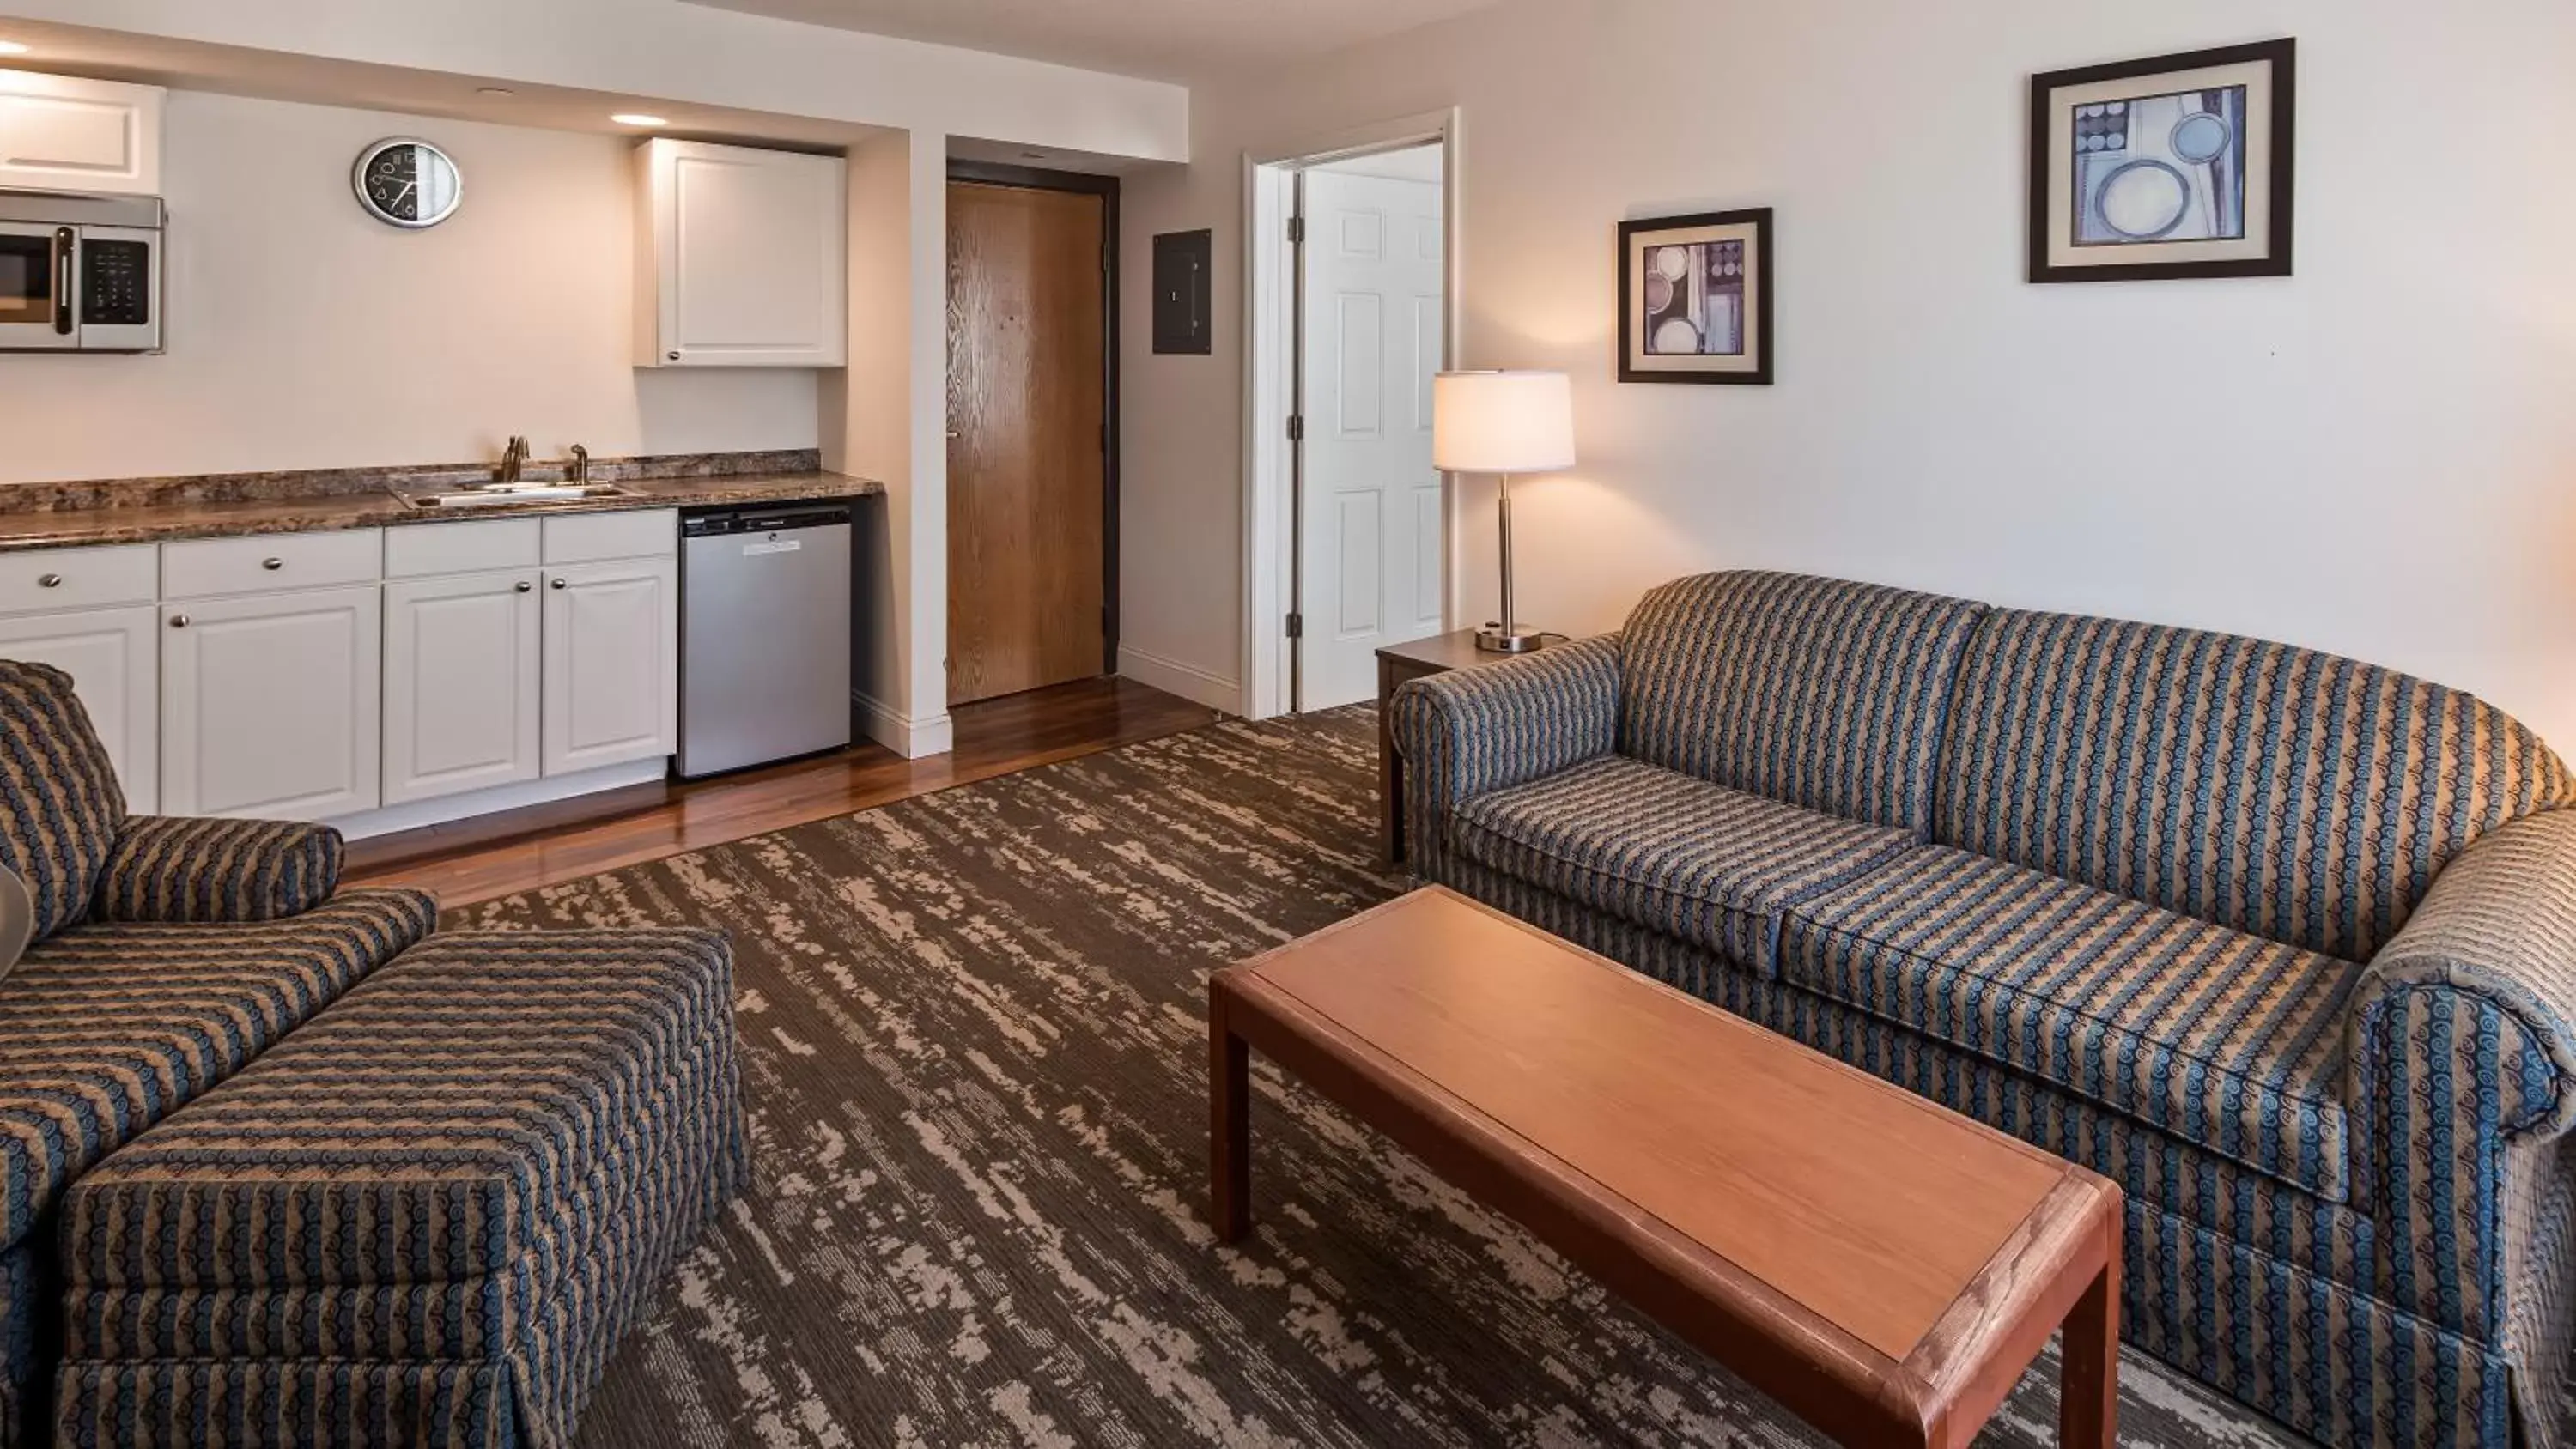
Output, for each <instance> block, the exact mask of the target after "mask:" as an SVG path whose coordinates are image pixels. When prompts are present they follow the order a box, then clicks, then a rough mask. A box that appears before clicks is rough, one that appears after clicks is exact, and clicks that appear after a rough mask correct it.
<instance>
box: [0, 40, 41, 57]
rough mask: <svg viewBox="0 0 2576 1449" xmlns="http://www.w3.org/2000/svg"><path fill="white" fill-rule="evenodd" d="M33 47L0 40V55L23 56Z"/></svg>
mask: <svg viewBox="0 0 2576 1449" xmlns="http://www.w3.org/2000/svg"><path fill="white" fill-rule="evenodd" d="M33 49H35V47H34V46H31V45H28V44H25V43H24V42H21V41H16V40H0V55H25V54H26V53H27V52H28V51H30V50H33Z"/></svg>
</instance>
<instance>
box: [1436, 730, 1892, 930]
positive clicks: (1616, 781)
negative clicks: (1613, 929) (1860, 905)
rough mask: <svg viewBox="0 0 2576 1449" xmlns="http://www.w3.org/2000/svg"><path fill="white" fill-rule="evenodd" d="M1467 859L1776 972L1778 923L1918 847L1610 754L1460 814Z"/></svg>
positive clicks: (1458, 842)
mask: <svg viewBox="0 0 2576 1449" xmlns="http://www.w3.org/2000/svg"><path fill="white" fill-rule="evenodd" d="M1450 842H1451V844H1452V845H1453V846H1454V847H1455V848H1456V849H1457V850H1458V851H1459V852H1460V853H1461V854H1463V855H1465V856H1466V857H1467V858H1468V859H1470V860H1474V861H1477V862H1479V863H1481V864H1484V865H1487V866H1491V867H1493V868H1494V869H1496V870H1499V871H1503V872H1506V873H1508V874H1511V875H1514V876H1517V877H1519V878H1520V879H1523V880H1528V881H1532V882H1535V883H1537V884H1539V885H1542V886H1544V887H1546V888H1548V889H1550V890H1553V891H1555V892H1557V893H1558V894H1560V895H1564V896H1566V897H1568V898H1570V899H1573V900H1576V901H1580V902H1582V903H1583V904H1585V905H1587V906H1590V907H1592V908H1593V909H1595V910H1602V911H1608V912H1610V913H1611V914H1612V915H1615V916H1618V917H1620V918H1621V919H1623V920H1627V921H1633V922H1635V923H1636V924H1638V925H1641V926H1648V927H1652V928H1654V929H1656V930H1659V931H1662V932H1664V933H1665V934H1667V935H1670V936H1673V937H1675V938H1677V939H1680V940H1684V941H1689V942H1692V943H1694V944H1696V945H1700V946H1704V947H1707V948H1708V949H1709V950H1712V951H1717V952H1721V953H1723V954H1724V955H1725V956H1726V957H1727V958H1728V959H1730V960H1732V961H1734V962H1735V963H1736V964H1738V965H1740V966H1742V967H1743V968H1744V969H1746V970H1748V971H1763V972H1768V971H1770V970H1772V969H1773V962H1774V958H1775V956H1776V954H1777V948H1778V945H1779V939H1780V920H1781V913H1782V911H1784V910H1785V909H1787V908H1788V907H1789V906H1791V905H1793V904H1795V903H1797V902H1799V901H1802V900H1805V899H1807V898H1808V897H1810V896H1813V895H1816V894H1817V893H1819V892H1821V891H1825V890H1828V889H1831V888H1832V887H1834V886H1836V885H1839V884H1841V883H1843V882H1845V881H1848V880H1851V879H1853V878H1854V877H1857V876H1859V875H1860V874H1862V873H1863V872H1865V871H1867V870H1869V869H1870V868H1871V867H1873V866H1876V865H1879V864H1881V863H1883V862H1885V861H1888V860H1892V859H1894V858H1895V857H1896V856H1898V855H1901V854H1903V853H1904V852H1905V851H1906V850H1907V849H1909V848H1910V847H1911V846H1912V844H1913V837H1912V836H1910V835H1908V834H1907V833H1906V832H1904V831H1902V830H1896V829H1891V828H1889V827H1886V826H1878V825H1862V824H1860V823H1858V822H1856V821H1850V820H1843V819H1838V818H1836V817H1834V816H1831V815H1819V814H1817V813H1816V812H1814V811H1812V810H1801V809H1799V808H1798V807H1796V806H1794V805H1783V804H1781V803H1779V802H1778V801H1776V800H1765V799H1763V798H1761V797H1760V796H1758V795H1747V794H1745V793H1743V792H1742V791H1740V790H1729V789H1727V788H1726V787H1725V786H1723V785H1712V784H1709V783H1708V782H1706V781H1704V780H1700V779H1697V778H1695V777H1693V776H1690V775H1683V774H1677V773H1675V772H1673V771H1671V770H1660V769H1657V768H1655V767H1654V766H1652V765H1641V764H1639V763H1637V762H1636V761H1634V760H1628V759H1622V758H1619V757H1618V756H1615V755H1614V756H1611V757H1608V758H1605V759H1599V760H1592V761H1589V762H1587V763H1585V764H1581V765H1577V766H1575V767H1574V768H1573V769H1571V770H1567V771H1565V772H1563V773H1561V774H1556V775H1551V776H1549V777H1548V778H1546V779H1544V780H1537V781H1533V782H1531V783H1529V784H1527V785H1520V786H1516V787H1514V788H1512V789H1509V790H1497V791H1495V792H1494V793H1492V794H1490V795H1479V796H1477V797H1476V798H1475V799H1473V800H1470V801H1468V802H1467V803H1466V804H1464V805H1462V806H1460V807H1459V810H1458V816H1457V822H1456V824H1455V825H1453V826H1452V827H1451V830H1450Z"/></svg>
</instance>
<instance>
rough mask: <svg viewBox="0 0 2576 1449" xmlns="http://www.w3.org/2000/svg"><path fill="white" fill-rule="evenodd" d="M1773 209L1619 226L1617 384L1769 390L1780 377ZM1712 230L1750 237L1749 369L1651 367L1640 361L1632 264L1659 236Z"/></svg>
mask: <svg viewBox="0 0 2576 1449" xmlns="http://www.w3.org/2000/svg"><path fill="white" fill-rule="evenodd" d="M1773 219H1774V218H1773V212H1772V208H1770V207H1767V206H1756V207H1748V208H1745V209H1743V210H1739V211H1709V212H1701V213H1699V214H1697V215H1693V216H1663V217H1648V218H1643V219H1639V220H1635V221H1624V222H1621V223H1620V224H1619V380H1620V381H1621V382H1672V383H1691V384H1699V385H1711V386H1735V387H1769V386H1771V385H1772V384H1773V383H1774V382H1775V381H1776V380H1777V378H1778V375H1779V350H1780V338H1779V333H1778V332H1777V330H1776V329H1775V328H1774V327H1773V326H1772V316H1773V312H1774V306H1773V303H1774V299H1775V297H1776V296H1777V294H1778V292H1779V286H1778V279H1779V263H1778V259H1777V257H1776V255H1775V248H1774V246H1773V243H1772V222H1773ZM1711 228H1744V229H1746V230H1748V231H1749V232H1750V234H1751V237H1752V241H1753V249H1752V250H1753V257H1752V262H1751V264H1750V265H1749V266H1748V267H1746V269H1745V270H1746V274H1747V277H1748V280H1749V281H1750V283H1751V289H1752V294H1753V295H1752V305H1751V307H1750V308H1749V309H1748V310H1749V312H1750V315H1751V319H1752V326H1751V328H1750V330H1749V332H1748V334H1747V338H1746V341H1747V347H1746V350H1747V351H1748V352H1749V353H1751V355H1752V362H1751V364H1750V365H1749V366H1746V367H1744V368H1741V369H1737V370H1733V371H1717V370H1711V369H1709V368H1708V367H1706V366H1691V367H1685V366H1680V365H1675V366H1672V367H1655V366H1652V365H1640V364H1639V362H1638V356H1639V353H1638V350H1637V331H1638V324H1639V323H1640V322H1641V321H1642V320H1643V319H1644V316H1645V313H1644V311H1643V303H1642V300H1641V297H1642V294H1641V293H1640V291H1639V286H1640V282H1639V279H1638V277H1637V275H1636V259H1637V255H1638V253H1639V251H1640V250H1642V248H1643V247H1644V246H1651V245H1653V244H1654V243H1653V238H1654V237H1656V236H1657V235H1659V234H1662V233H1667V232H1670V233H1675V234H1683V233H1691V232H1704V231H1707V230H1709V229H1711Z"/></svg>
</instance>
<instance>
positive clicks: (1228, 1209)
mask: <svg viewBox="0 0 2576 1449" xmlns="http://www.w3.org/2000/svg"><path fill="white" fill-rule="evenodd" d="M1208 1121H1209V1134H1208V1178H1209V1187H1210V1197H1209V1206H1210V1210H1211V1220H1212V1221H1213V1222H1214V1223H1215V1225H1216V1236H1217V1241H1219V1242H1223V1243H1232V1242H1239V1241H1241V1240H1242V1238H1243V1235H1244V1234H1245V1233H1248V1232H1250V1231H1252V1056H1251V1052H1250V1051H1249V1050H1248V1049H1247V1048H1246V1047H1245V1045H1244V1042H1243V1038H1241V1037H1239V1036H1236V1035H1235V1034H1234V1030H1233V1028H1232V1026H1231V1025H1230V1024H1228V1022H1227V1020H1226V1010H1225V996H1224V994H1223V993H1222V992H1221V991H1218V990H1215V989H1211V990H1210V991H1209V992H1208Z"/></svg>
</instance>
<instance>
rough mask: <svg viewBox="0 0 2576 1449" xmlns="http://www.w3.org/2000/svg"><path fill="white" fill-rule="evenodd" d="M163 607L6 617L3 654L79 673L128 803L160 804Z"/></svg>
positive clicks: (0, 637)
mask: <svg viewBox="0 0 2576 1449" xmlns="http://www.w3.org/2000/svg"><path fill="white" fill-rule="evenodd" d="M160 630H161V611H160V610H158V609H155V608H153V607H152V606H151V605H150V604H143V605H139V606H137V607H134V608H129V609H83V610H79V611H77V612H74V613H68V614H38V615H36V616H34V617H32V618H23V619H0V659H24V660H27V661H28V662H30V663H34V664H50V665H52V666H54V667H55V668H56V669H59V670H61V671H63V672H64V673H65V674H68V675H70V676H71V677H72V687H73V689H74V690H76V691H77V692H78V693H79V695H80V702H81V708H83V709H85V710H87V711H88V712H89V722H90V725H91V727H92V728H94V729H96V730H97V731H98V738H99V743H101V744H103V745H105V746H106V747H107V754H108V759H109V760H110V761H111V762H112V763H113V764H114V765H115V767H116V781H117V784H118V786H119V787H120V788H122V789H123V790H124V792H125V808H126V809H128V810H130V811H132V812H134V813H135V814H137V815H151V814H155V813H157V812H158V811H159V810H160V808H161V702H160V701H161V665H160V659H161V640H160Z"/></svg>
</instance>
